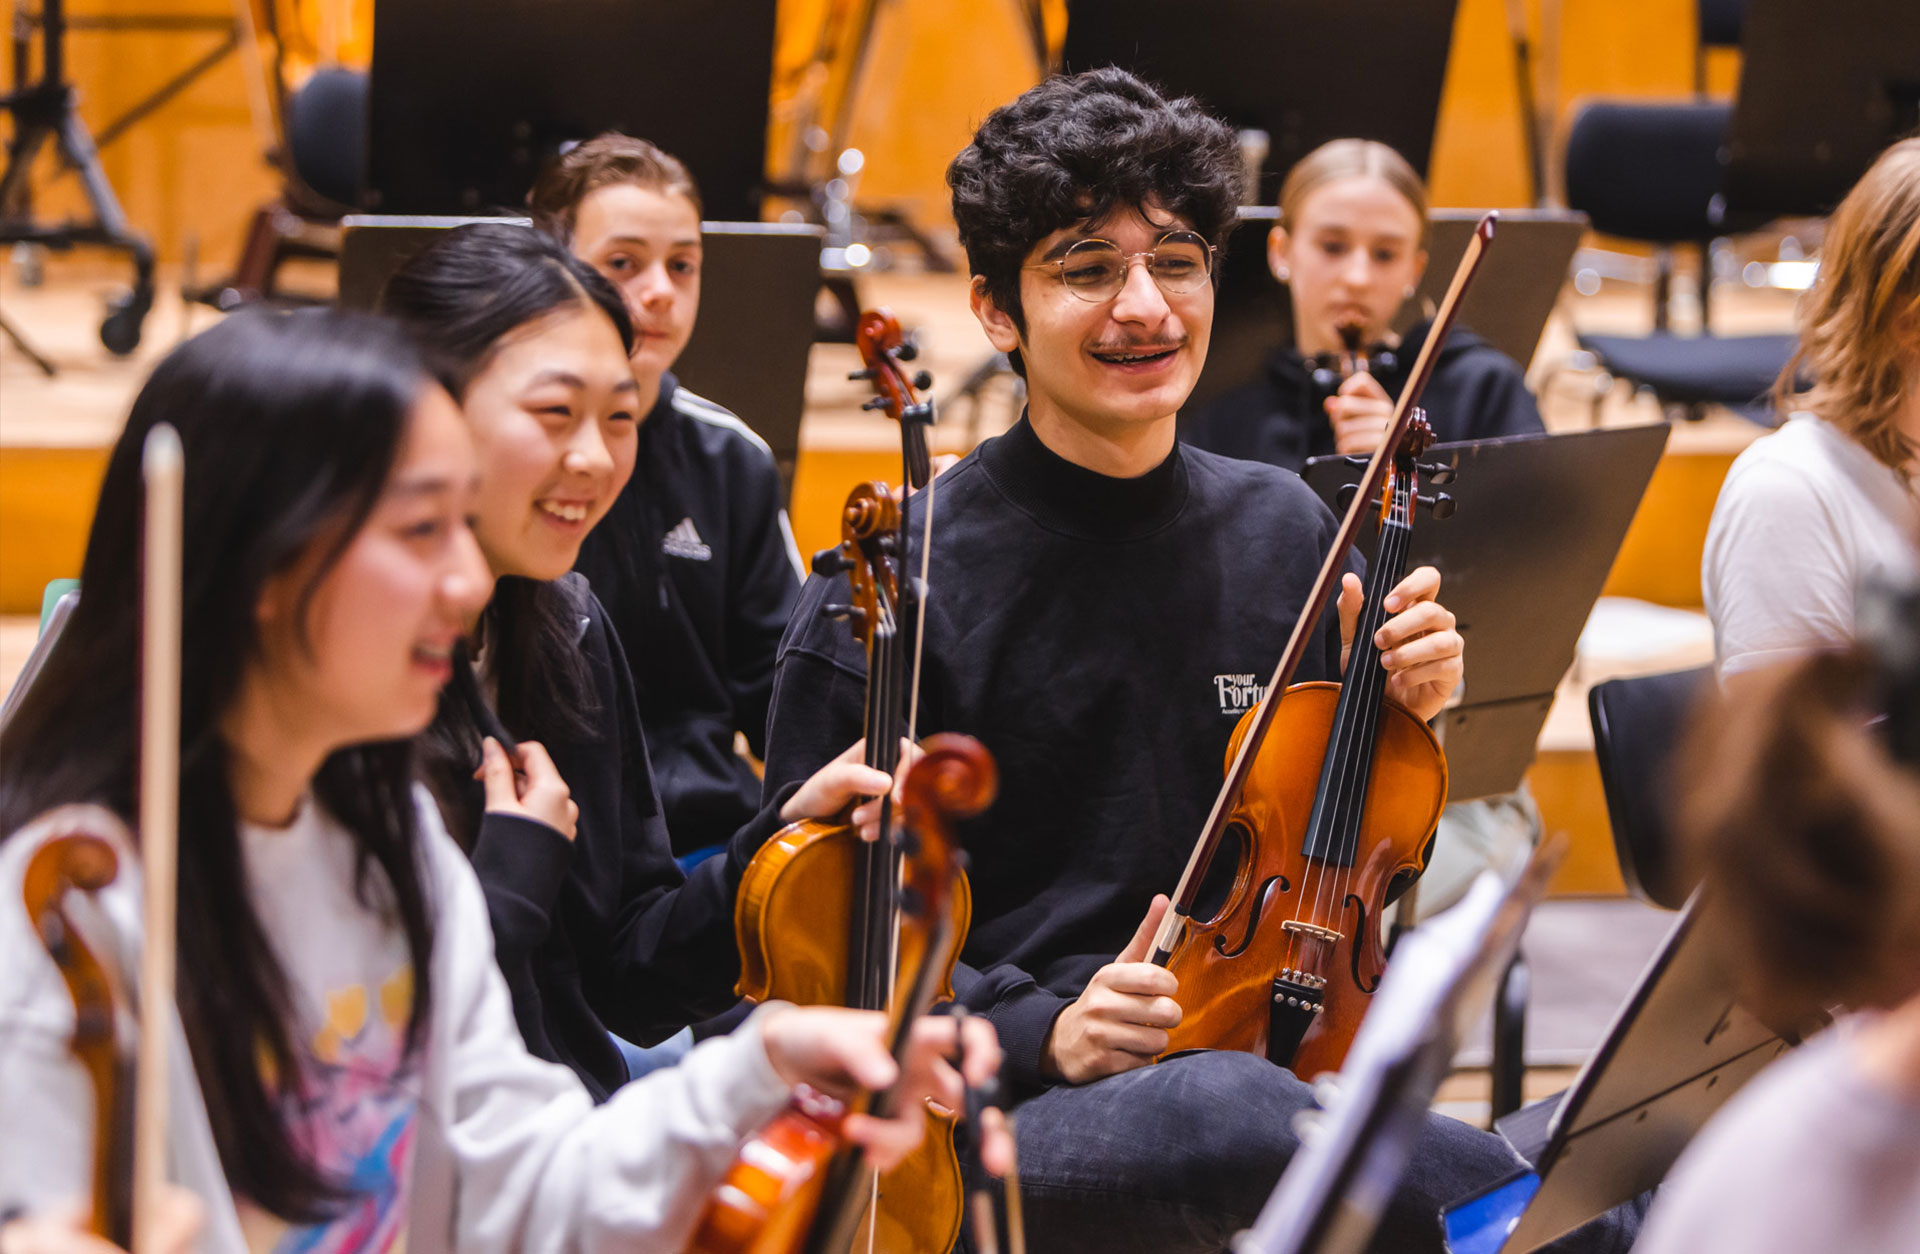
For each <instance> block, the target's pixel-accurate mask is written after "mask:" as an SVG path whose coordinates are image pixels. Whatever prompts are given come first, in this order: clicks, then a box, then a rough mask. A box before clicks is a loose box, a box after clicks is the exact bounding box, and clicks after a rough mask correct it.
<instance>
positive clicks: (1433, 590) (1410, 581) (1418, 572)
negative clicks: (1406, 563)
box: [1385, 566, 1440, 613]
mask: <svg viewBox="0 0 1920 1254" xmlns="http://www.w3.org/2000/svg"><path fill="white" fill-rule="evenodd" d="M1439 595H1440V572H1439V571H1438V570H1435V569H1434V568H1433V567H1431V566H1418V567H1415V568H1414V569H1413V570H1411V571H1409V572H1407V576H1406V578H1404V579H1402V580H1401V581H1400V582H1399V583H1397V584H1395V585H1394V586H1393V591H1391V592H1389V593H1387V599H1386V602H1385V604H1386V607H1387V611H1388V612H1389V613H1396V612H1398V611H1400V610H1402V609H1405V608H1406V607H1407V606H1409V605H1411V604H1413V603H1414V602H1415V601H1431V600H1434V599H1435V598H1437V597H1438V596H1439Z"/></svg>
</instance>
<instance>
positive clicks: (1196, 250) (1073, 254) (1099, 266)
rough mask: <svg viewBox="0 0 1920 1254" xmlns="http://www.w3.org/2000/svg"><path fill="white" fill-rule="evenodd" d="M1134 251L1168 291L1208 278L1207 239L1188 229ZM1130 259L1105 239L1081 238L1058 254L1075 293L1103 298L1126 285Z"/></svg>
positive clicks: (1174, 292)
mask: <svg viewBox="0 0 1920 1254" xmlns="http://www.w3.org/2000/svg"><path fill="white" fill-rule="evenodd" d="M1135 255H1137V256H1144V257H1145V258H1146V259H1147V273H1149V274H1151V275H1152V276H1153V281H1154V282H1155V283H1158V284H1159V285H1160V290H1161V291H1163V292H1166V293H1168V294H1169V295H1180V294H1183V293H1186V292H1192V291H1197V290H1198V289H1199V287H1200V286H1201V284H1203V283H1205V282H1206V281H1207V275H1208V272H1209V270H1210V268H1211V262H1212V252H1211V251H1210V250H1209V249H1208V248H1207V243H1206V241H1205V240H1203V239H1201V238H1200V237H1199V236H1198V235H1195V234H1194V233H1193V232H1191V231H1174V232H1172V233H1171V234H1168V235H1165V236H1162V237H1161V239H1160V242H1159V243H1158V244H1156V245H1154V247H1153V249H1152V251H1150V252H1147V253H1141V254H1135ZM1129 260H1130V258H1129V257H1128V256H1127V255H1126V254H1124V253H1122V252H1121V251H1120V249H1119V248H1118V247H1117V246H1116V245H1114V244H1112V243H1109V242H1108V241H1106V240H1103V239H1087V240H1081V241H1080V242H1079V243H1078V244H1075V245H1074V246H1073V247H1072V248H1069V249H1068V250H1067V255H1066V256H1065V257H1063V258H1061V262H1060V281H1061V282H1063V283H1065V284H1066V285H1067V290H1068V291H1070V292H1072V293H1073V294H1074V295H1075V296H1079V297H1082V298H1083V299H1086V300H1106V299H1108V298H1109V297H1112V296H1114V295H1116V294H1117V293H1118V292H1119V291H1120V289H1121V288H1122V287H1124V286H1125V285H1126V281H1127V262H1128V261H1129Z"/></svg>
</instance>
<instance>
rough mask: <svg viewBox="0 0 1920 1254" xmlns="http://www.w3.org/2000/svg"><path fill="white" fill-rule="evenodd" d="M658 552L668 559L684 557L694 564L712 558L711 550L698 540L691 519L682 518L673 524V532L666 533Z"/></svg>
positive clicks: (698, 535) (697, 533)
mask: <svg viewBox="0 0 1920 1254" xmlns="http://www.w3.org/2000/svg"><path fill="white" fill-rule="evenodd" d="M660 551H661V552H662V553H665V554H666V555H667V556H669V557H684V558H686V559H687V560H689V561H694V562H705V561H710V560H711V559H712V558H713V550H712V549H710V548H708V547H707V542H706V541H705V540H702V539H701V538H700V533H699V532H698V531H696V530H695V529H694V526H693V519H691V518H682V519H681V520H680V521H679V522H677V523H675V524H674V526H673V530H671V531H669V532H667V535H666V538H665V539H664V540H662V541H661V542H660Z"/></svg>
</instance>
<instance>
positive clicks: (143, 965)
mask: <svg viewBox="0 0 1920 1254" xmlns="http://www.w3.org/2000/svg"><path fill="white" fill-rule="evenodd" d="M141 465H142V478H143V480H144V483H145V489H146V500H145V508H144V524H143V537H142V547H143V551H142V561H141V570H142V576H141V633H140V637H141V660H140V765H139V785H138V795H139V815H138V818H139V823H140V863H141V877H142V890H143V905H142V915H143V919H144V930H145V943H144V944H143V945H142V946H141V950H140V982H139V985H138V989H139V997H138V1005H139V1007H140V1015H141V1018H142V1020H143V1021H144V1023H145V1028H146V1030H144V1031H141V1032H139V1033H138V1034H137V1044H136V1043H135V1040H134V1037H135V1034H134V1033H133V1032H132V1031H131V1029H130V1028H129V1027H128V1022H129V1019H130V1016H129V1014H128V1013H127V1007H128V1006H129V1005H131V1004H133V1001H134V999H133V998H132V997H131V996H130V995H129V992H128V990H127V989H126V988H125V987H124V985H123V981H122V973H121V972H119V971H118V970H116V969H115V968H113V967H112V966H111V965H110V964H109V963H107V962H106V961H103V960H102V959H101V957H100V956H99V955H98V954H97V953H95V951H94V950H93V948H91V947H90V946H89V945H88V944H87V941H86V939H85V937H84V936H83V934H82V931H81V928H80V927H79V926H78V924H77V922H76V916H75V914H74V913H73V912H72V909H71V907H72V904H73V899H74V898H75V897H76V896H78V895H88V894H96V893H98V892H100V891H101V890H102V889H104V888H106V887H107V886H108V885H110V884H112V883H113V882H114V880H115V879H116V878H117V876H118V875H119V866H120V864H119V857H118V855H117V854H116V853H115V852H114V847H113V843H112V840H113V835H112V833H113V832H114V831H115V830H116V829H117V827H118V825H117V823H116V822H115V821H114V820H113V818H112V816H111V815H109V814H108V813H107V812H106V811H104V810H100V809H99V808H98V807H94V806H80V805H76V806H69V807H63V808H62V810H60V811H56V812H55V813H54V818H55V820H56V825H55V830H54V834H53V835H52V836H51V837H50V838H49V839H48V840H47V841H46V843H45V844H43V845H42V846H41V847H40V848H39V849H37V850H35V851H34V854H33V856H32V858H31V859H29V860H28V863H27V869H26V875H25V877H24V879H23V881H22V886H21V896H22V898H23V903H24V905H25V906H26V911H27V918H28V919H29V920H30V921H31V923H32V925H33V928H34V931H35V932H36V933H37V934H38V936H39V937H40V940H41V943H42V944H44V945H45V946H46V949H47V954H48V956H49V957H50V958H52V960H53V962H54V965H55V966H56V967H57V968H58V969H59V971H60V975H61V978H62V980H63V981H64V982H65V983H66V986H67V992H68V994H69V995H70V996H71V997H72V998H73V1012H74V1029H73V1041H72V1045H73V1051H74V1054H75V1056H76V1057H77V1058H78V1059H79V1061H80V1064H81V1066H82V1067H83V1068H84V1069H85V1070H86V1073H87V1078H88V1080H89V1082H90V1084H91V1085H92V1088H93V1094H94V1150H93V1203H92V1208H91V1215H90V1225H91V1230H92V1232H93V1234H94V1235H95V1236H99V1237H104V1238H106V1239H107V1240H109V1241H111V1242H113V1243H114V1244H115V1245H118V1246H120V1247H121V1248H122V1249H128V1250H133V1251H135V1252H136V1254H137V1252H138V1251H140V1250H143V1249H156V1248H158V1242H157V1241H156V1240H154V1231H155V1229H154V1223H155V1221H156V1218H157V1217H158V1215H159V1212H160V1206H159V1202H160V1195H161V1192H162V1190H163V1189H164V1188H165V1183H166V1175H165V1173H166V1165H167V1146H166V1136H167V1131H166V1130H167V1089H168V1085H167V1042H168V1037H169V1031H168V1015H167V1011H168V1010H170V1009H171V1007H172V1006H173V988H174V935H175V932H174V927H175V907H176V903H175V896H174V888H175V867H176V863H177V858H176V851H177V848H178V844H177V841H178V835H179V815H180V810H179V792H180V600H181V580H180V574H181V548H182V535H183V531H184V524H183V517H184V510H183V503H184V500H185V494H184V482H183V480H184V466H185V456H184V453H183V451H182V449H181V445H180V435H179V433H178V432H177V431H175V430H174V429H173V428H172V427H171V426H168V425H167V424H165V423H161V424H159V425H157V426H155V427H154V429H153V430H152V431H150V432H148V434H147V440H146V444H145V446H144V449H143V451H142V459H141Z"/></svg>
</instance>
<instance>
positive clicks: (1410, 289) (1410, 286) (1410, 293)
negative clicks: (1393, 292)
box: [1400, 283, 1417, 300]
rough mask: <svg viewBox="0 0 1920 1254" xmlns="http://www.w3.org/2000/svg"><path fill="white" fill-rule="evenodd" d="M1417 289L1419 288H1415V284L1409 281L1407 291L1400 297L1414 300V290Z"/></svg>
mask: <svg viewBox="0 0 1920 1254" xmlns="http://www.w3.org/2000/svg"><path fill="white" fill-rule="evenodd" d="M1416 290H1417V289H1416V288H1415V287H1414V286H1413V284H1411V283H1409V284H1407V290H1406V291H1405V292H1404V293H1402V294H1401V297H1400V299H1401V300H1412V299H1413V294H1414V292H1415V291H1416Z"/></svg>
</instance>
